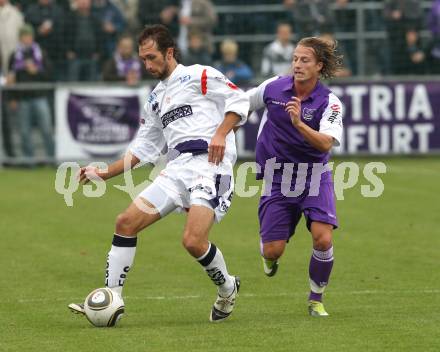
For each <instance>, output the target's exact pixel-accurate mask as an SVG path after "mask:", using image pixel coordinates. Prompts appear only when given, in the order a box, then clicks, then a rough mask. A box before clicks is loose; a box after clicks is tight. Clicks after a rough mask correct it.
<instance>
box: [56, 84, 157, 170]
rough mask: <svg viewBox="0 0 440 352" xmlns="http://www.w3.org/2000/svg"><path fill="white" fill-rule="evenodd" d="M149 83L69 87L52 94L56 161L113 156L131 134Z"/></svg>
mask: <svg viewBox="0 0 440 352" xmlns="http://www.w3.org/2000/svg"><path fill="white" fill-rule="evenodd" d="M150 90H151V89H150V86H146V87H141V88H127V87H79V86H75V87H73V86H72V87H69V86H65V87H63V86H60V87H58V88H57V89H56V95H55V116H56V122H55V125H56V151H55V155H56V159H57V161H59V162H61V161H76V160H99V159H115V158H117V157H118V156H120V155H121V154H123V153H124V152H125V150H126V148H127V146H128V145H129V144H130V142H131V140H132V139H133V138H134V137H135V135H136V132H137V130H138V128H139V120H140V116H141V112H142V109H143V102H145V101H146V99H147V98H148V95H149V94H150Z"/></svg>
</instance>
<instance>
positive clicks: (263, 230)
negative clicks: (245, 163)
mask: <svg viewBox="0 0 440 352" xmlns="http://www.w3.org/2000/svg"><path fill="white" fill-rule="evenodd" d="M303 213H304V216H305V218H306V221H307V228H308V229H309V231H310V226H311V223H312V221H319V222H323V223H326V224H330V225H333V228H334V229H335V228H337V227H338V219H337V218H336V204H335V195H334V189H333V182H321V185H320V188H319V194H318V195H317V196H309V195H308V191H305V192H304V193H303V194H302V195H300V196H298V197H286V196H284V195H283V194H282V193H281V185H280V184H273V185H272V192H271V195H270V196H262V197H261V198H260V204H259V206H258V217H259V220H260V236H261V241H262V242H263V243H265V242H271V241H277V240H285V241H288V240H289V238H290V237H291V236H293V234H294V233H295V228H296V225H297V224H298V222H299V220H300V219H301V215H302V214H303Z"/></svg>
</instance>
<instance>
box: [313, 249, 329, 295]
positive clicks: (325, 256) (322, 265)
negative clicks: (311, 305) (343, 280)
mask: <svg viewBox="0 0 440 352" xmlns="http://www.w3.org/2000/svg"><path fill="white" fill-rule="evenodd" d="M332 267H333V247H330V248H329V249H328V250H326V251H318V250H316V249H314V250H313V253H312V257H311V258H310V265H309V277H310V289H311V290H310V295H309V300H314V301H322V293H323V292H324V289H325V287H326V286H327V284H328V281H329V278H330V273H331V271H332Z"/></svg>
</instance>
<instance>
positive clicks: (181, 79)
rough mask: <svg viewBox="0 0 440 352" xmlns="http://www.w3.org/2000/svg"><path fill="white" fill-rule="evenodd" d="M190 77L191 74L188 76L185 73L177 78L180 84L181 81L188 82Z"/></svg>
mask: <svg viewBox="0 0 440 352" xmlns="http://www.w3.org/2000/svg"><path fill="white" fill-rule="evenodd" d="M190 79H191V76H190V75H185V76H182V77H179V78H178V80H179V81H180V84H183V83H185V82H188V81H189V80H190Z"/></svg>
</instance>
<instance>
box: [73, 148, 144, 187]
mask: <svg viewBox="0 0 440 352" xmlns="http://www.w3.org/2000/svg"><path fill="white" fill-rule="evenodd" d="M139 161H140V160H139V159H138V158H137V157H136V156H134V155H133V154H132V153H131V152H127V153H126V154H125V155H124V156H123V157H122V158H121V159H119V160H117V161H115V162H114V163H112V164H110V165H109V166H108V167H107V168H106V169H99V168H97V167H95V166H90V165H89V166H85V167H82V168H81V169H80V170H79V173H78V177H79V182H80V183H83V184H86V183H87V182H89V181H90V180H108V179H110V178H112V177H115V176H118V175H120V174H122V173H123V172H125V171H127V170H130V169H132V168H133V167H134V166H135V165H137V164H138V163H139Z"/></svg>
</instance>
